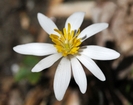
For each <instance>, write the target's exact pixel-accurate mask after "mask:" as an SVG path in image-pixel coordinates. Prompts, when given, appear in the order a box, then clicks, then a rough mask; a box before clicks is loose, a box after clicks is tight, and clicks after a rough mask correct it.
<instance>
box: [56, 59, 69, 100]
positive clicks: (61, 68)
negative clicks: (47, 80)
mask: <svg viewBox="0 0 133 105" xmlns="http://www.w3.org/2000/svg"><path fill="white" fill-rule="evenodd" d="M70 78H71V67H70V61H69V60H68V59H67V58H62V60H61V61H60V63H59V65H58V67H57V70H56V73H55V77H54V92H55V96H56V98H57V100H59V101H60V100H62V98H63V96H64V94H65V92H66V89H67V87H68V85H69V82H70Z"/></svg>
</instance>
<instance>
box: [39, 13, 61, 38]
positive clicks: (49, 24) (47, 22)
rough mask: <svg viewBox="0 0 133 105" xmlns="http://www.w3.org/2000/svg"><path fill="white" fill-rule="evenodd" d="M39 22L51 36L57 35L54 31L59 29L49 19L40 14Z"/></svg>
mask: <svg viewBox="0 0 133 105" xmlns="http://www.w3.org/2000/svg"><path fill="white" fill-rule="evenodd" d="M37 18H38V21H39V23H40V25H41V27H42V28H43V29H44V30H45V31H46V32H47V33H48V34H49V35H50V34H57V33H56V32H55V31H54V29H58V28H57V26H56V25H55V23H54V22H53V21H52V20H51V19H50V18H48V17H47V16H45V15H43V14H41V13H38V14H37Z"/></svg>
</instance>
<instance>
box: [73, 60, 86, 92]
mask: <svg viewBox="0 0 133 105" xmlns="http://www.w3.org/2000/svg"><path fill="white" fill-rule="evenodd" d="M71 64H72V71H73V76H74V79H75V81H76V83H77V84H78V86H79V88H80V91H81V92H82V93H85V92H86V88H87V80H86V75H85V72H84V70H83V67H82V66H81V64H80V63H79V61H78V60H77V59H76V58H71Z"/></svg>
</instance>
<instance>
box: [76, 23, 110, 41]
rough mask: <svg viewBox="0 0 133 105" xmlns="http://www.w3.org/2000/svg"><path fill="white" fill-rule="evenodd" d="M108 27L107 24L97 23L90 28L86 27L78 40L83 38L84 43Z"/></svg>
mask: <svg viewBox="0 0 133 105" xmlns="http://www.w3.org/2000/svg"><path fill="white" fill-rule="evenodd" d="M107 27H108V24H107V23H96V24H92V25H90V26H88V27H86V28H85V29H84V30H83V31H82V32H81V33H80V35H79V36H78V38H83V40H82V41H84V40H85V39H87V38H89V37H91V36H92V35H94V34H96V33H98V32H100V31H102V30H104V29H106V28H107Z"/></svg>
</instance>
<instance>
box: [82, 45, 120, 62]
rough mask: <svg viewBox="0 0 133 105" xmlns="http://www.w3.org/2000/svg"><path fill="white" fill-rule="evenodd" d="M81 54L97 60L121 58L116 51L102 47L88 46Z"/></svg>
mask: <svg viewBox="0 0 133 105" xmlns="http://www.w3.org/2000/svg"><path fill="white" fill-rule="evenodd" d="M86 47H87V48H85V49H83V51H82V52H81V54H84V55H87V56H88V57H90V58H92V59H96V60H113V59H116V58H118V57H119V56H120V54H119V53H118V52H116V51H115V50H112V49H109V48H105V47H100V46H93V45H92V46H86Z"/></svg>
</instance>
